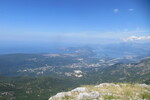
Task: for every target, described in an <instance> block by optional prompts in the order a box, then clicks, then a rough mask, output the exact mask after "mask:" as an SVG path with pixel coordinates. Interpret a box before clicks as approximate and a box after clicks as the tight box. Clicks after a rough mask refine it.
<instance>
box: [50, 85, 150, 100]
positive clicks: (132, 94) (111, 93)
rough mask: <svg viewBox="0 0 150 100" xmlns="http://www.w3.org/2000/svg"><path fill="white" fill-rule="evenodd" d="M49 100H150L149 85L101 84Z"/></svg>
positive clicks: (76, 89)
mask: <svg viewBox="0 0 150 100" xmlns="http://www.w3.org/2000/svg"><path fill="white" fill-rule="evenodd" d="M49 100H150V85H146V84H125V83H118V84H114V83H102V84H99V85H96V86H92V85H86V86H83V87H78V88H75V89H73V90H71V91H68V92H60V93H57V94H56V95H55V96H52V97H50V98H49Z"/></svg>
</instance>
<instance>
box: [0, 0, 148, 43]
mask: <svg viewBox="0 0 150 100" xmlns="http://www.w3.org/2000/svg"><path fill="white" fill-rule="evenodd" d="M149 5H150V1H149V0H0V41H3V42H8V43H9V42H10V43H12V42H47V43H48V42H49V43H50V42H57V43H59V42H69V43H71V42H73V43H74V42H78V43H97V42H102V43H103V42H114V41H116V42H118V41H120V39H123V38H128V37H130V36H149V35H150V13H149V12H150V7H149Z"/></svg>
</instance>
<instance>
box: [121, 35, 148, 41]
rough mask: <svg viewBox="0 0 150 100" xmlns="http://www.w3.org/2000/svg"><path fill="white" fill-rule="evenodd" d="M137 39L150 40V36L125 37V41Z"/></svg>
mask: <svg viewBox="0 0 150 100" xmlns="http://www.w3.org/2000/svg"><path fill="white" fill-rule="evenodd" d="M135 40H150V36H139V37H138V36H130V37H128V38H125V39H123V41H135Z"/></svg>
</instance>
